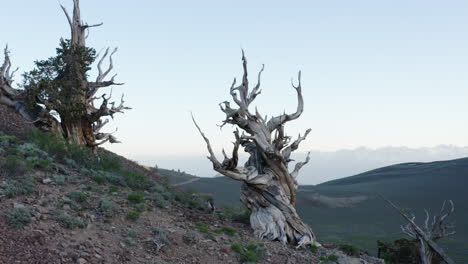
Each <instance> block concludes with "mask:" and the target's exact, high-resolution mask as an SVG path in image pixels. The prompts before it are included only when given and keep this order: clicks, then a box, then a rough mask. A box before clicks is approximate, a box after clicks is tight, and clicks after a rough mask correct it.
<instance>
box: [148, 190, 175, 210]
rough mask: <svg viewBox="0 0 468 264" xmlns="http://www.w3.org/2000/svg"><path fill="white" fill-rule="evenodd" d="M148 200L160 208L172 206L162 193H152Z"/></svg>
mask: <svg viewBox="0 0 468 264" xmlns="http://www.w3.org/2000/svg"><path fill="white" fill-rule="evenodd" d="M146 199H147V200H149V201H151V202H152V203H153V204H154V205H156V206H157V207H159V208H167V207H168V206H169V204H170V202H169V201H167V200H166V199H165V198H164V197H163V196H162V195H161V194H160V193H150V194H148V195H147V196H146Z"/></svg>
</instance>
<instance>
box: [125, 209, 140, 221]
mask: <svg viewBox="0 0 468 264" xmlns="http://www.w3.org/2000/svg"><path fill="white" fill-rule="evenodd" d="M127 218H128V219H130V220H133V221H136V220H138V218H140V212H137V211H130V212H128V213H127Z"/></svg>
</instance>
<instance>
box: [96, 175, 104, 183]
mask: <svg viewBox="0 0 468 264" xmlns="http://www.w3.org/2000/svg"><path fill="white" fill-rule="evenodd" d="M93 180H94V181H95V182H96V183H97V184H104V183H105V182H106V178H105V177H104V176H102V175H96V176H94V177H93Z"/></svg>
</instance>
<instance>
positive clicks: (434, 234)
mask: <svg viewBox="0 0 468 264" xmlns="http://www.w3.org/2000/svg"><path fill="white" fill-rule="evenodd" d="M381 197H382V198H383V199H384V200H385V201H386V202H387V203H389V204H390V205H391V206H392V207H393V208H394V209H395V210H397V211H398V213H399V214H400V215H401V216H402V217H403V218H404V219H405V220H406V221H407V222H408V224H407V225H405V226H403V225H402V226H400V227H401V230H402V231H403V233H405V234H406V235H408V236H409V237H411V238H413V239H415V240H417V241H418V252H419V258H420V262H419V263H421V264H431V263H432V260H433V258H434V256H435V255H438V256H439V257H440V258H441V259H442V260H443V261H444V262H445V263H447V264H455V262H454V261H453V260H452V259H451V258H450V257H449V256H448V255H447V254H446V253H445V251H444V250H443V249H442V248H441V247H439V246H438V245H437V243H436V242H437V241H438V240H439V239H442V238H444V237H448V236H452V235H455V230H454V228H455V225H454V224H453V223H452V224H446V223H445V220H447V218H448V217H449V216H450V215H451V214H452V213H453V212H454V211H455V206H454V205H453V202H452V200H449V201H448V203H449V204H450V208H446V207H445V205H446V204H447V202H446V201H444V203H443V204H442V208H441V209H440V212H439V213H438V214H435V215H434V216H433V218H432V219H431V217H430V216H429V212H428V211H427V210H424V212H425V213H426V219H425V220H424V226H423V227H420V226H418V225H417V224H416V223H415V221H414V220H415V219H416V216H414V215H412V216H411V217H410V216H408V215H407V214H405V213H404V212H403V210H402V209H400V208H399V207H398V206H396V205H395V204H394V203H393V202H391V201H390V200H388V199H386V198H385V197H383V196H381Z"/></svg>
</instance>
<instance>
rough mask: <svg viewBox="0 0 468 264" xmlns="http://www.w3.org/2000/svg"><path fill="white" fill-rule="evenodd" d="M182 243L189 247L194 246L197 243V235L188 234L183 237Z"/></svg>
mask: <svg viewBox="0 0 468 264" xmlns="http://www.w3.org/2000/svg"><path fill="white" fill-rule="evenodd" d="M182 241H184V243H185V244H187V245H194V244H196V242H197V234H196V233H194V232H187V233H186V234H184V235H183V236H182Z"/></svg>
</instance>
